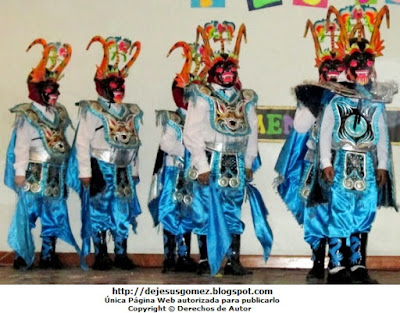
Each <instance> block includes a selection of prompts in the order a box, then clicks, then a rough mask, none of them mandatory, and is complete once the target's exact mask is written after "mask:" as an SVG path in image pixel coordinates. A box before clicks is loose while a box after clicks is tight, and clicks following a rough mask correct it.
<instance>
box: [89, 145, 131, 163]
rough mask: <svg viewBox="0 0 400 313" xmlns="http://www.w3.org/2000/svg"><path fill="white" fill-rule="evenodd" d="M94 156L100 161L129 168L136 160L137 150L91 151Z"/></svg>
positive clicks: (112, 149)
mask: <svg viewBox="0 0 400 313" xmlns="http://www.w3.org/2000/svg"><path fill="white" fill-rule="evenodd" d="M91 152H92V156H93V157H94V158H96V159H98V160H100V161H103V162H106V163H111V164H115V165H117V166H127V165H128V164H129V163H131V162H132V160H133V159H134V158H135V156H136V153H137V150H136V149H117V148H111V149H94V148H92V149H91Z"/></svg>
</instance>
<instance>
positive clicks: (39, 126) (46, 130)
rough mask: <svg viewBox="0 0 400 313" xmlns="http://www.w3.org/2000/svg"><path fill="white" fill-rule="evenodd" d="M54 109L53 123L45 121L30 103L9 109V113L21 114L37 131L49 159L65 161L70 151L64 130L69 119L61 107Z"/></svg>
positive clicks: (57, 106) (58, 105)
mask: <svg viewBox="0 0 400 313" xmlns="http://www.w3.org/2000/svg"><path fill="white" fill-rule="evenodd" d="M54 109H55V114H54V121H50V120H49V119H47V118H46V117H45V116H44V115H43V113H42V112H41V111H40V110H38V109H36V108H35V107H34V105H32V104H31V103H24V104H20V105H18V106H16V107H14V108H13V109H11V112H13V113H18V114H21V115H22V116H23V117H24V118H25V119H26V120H27V121H28V123H29V124H30V125H32V127H34V128H35V129H36V130H37V131H38V133H39V135H40V139H41V140H42V143H43V146H44V148H45V149H46V151H47V152H48V154H49V155H50V157H51V158H54V159H65V158H67V157H68V155H69V152H70V150H71V148H70V146H69V144H68V142H67V140H66V138H65V129H66V128H67V127H68V125H69V124H70V119H69V116H68V113H67V110H66V109H65V108H64V107H63V106H62V105H60V104H57V105H56V106H55V107H54Z"/></svg>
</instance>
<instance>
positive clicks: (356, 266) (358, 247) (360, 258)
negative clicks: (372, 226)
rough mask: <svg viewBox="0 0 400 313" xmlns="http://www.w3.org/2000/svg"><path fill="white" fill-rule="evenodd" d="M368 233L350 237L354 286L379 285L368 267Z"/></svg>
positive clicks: (351, 270)
mask: <svg viewBox="0 0 400 313" xmlns="http://www.w3.org/2000/svg"><path fill="white" fill-rule="evenodd" d="M367 241H368V234H367V233H355V234H352V235H351V236H350V244H351V245H350V252H351V255H350V273H351V278H352V281H353V283H354V284H378V281H377V280H375V279H373V278H371V276H369V274H368V270H367V267H366V256H367Z"/></svg>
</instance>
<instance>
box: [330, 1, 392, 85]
mask: <svg viewBox="0 0 400 313" xmlns="http://www.w3.org/2000/svg"><path fill="white" fill-rule="evenodd" d="M332 13H333V14H334V15H336V21H337V22H338V24H339V29H340V35H339V40H338V43H337V44H338V47H339V49H338V50H339V51H341V53H342V54H344V55H345V58H344V61H345V65H346V74H347V77H348V79H349V80H352V81H354V82H357V83H359V84H361V85H367V84H369V83H370V81H371V78H372V77H373V76H374V74H375V70H374V63H375V58H376V57H379V56H381V55H382V50H383V49H384V45H383V40H382V39H381V35H380V30H379V27H380V25H381V23H382V20H383V18H384V17H385V16H386V23H387V26H388V27H389V25H390V20H389V8H388V6H387V5H385V6H383V7H382V8H381V9H380V10H379V11H377V10H376V9H375V8H373V7H371V6H368V5H361V6H360V7H358V6H347V7H345V8H343V9H341V10H339V11H338V10H337V9H336V8H335V7H333V6H330V7H329V9H328V13H327V23H329V21H330V15H331V14H332ZM349 25H350V28H349ZM352 25H354V26H352ZM367 31H370V32H371V37H370V39H367V33H366V32H367Z"/></svg>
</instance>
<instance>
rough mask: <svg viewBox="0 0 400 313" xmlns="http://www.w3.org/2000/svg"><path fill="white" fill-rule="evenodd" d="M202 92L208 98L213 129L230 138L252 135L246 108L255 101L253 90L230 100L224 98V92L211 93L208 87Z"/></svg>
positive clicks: (202, 88) (235, 95) (238, 94)
mask: <svg viewBox="0 0 400 313" xmlns="http://www.w3.org/2000/svg"><path fill="white" fill-rule="evenodd" d="M200 92H201V93H203V94H204V95H205V96H206V97H205V98H208V99H207V100H208V102H209V104H210V114H211V116H210V121H211V124H212V125H211V126H212V127H213V129H215V130H216V131H217V132H219V133H221V134H224V135H228V136H246V135H248V134H250V126H249V122H248V119H247V111H246V108H247V105H248V104H250V103H251V102H253V101H254V99H255V93H254V92H253V91H252V90H243V91H241V92H240V91H238V92H236V93H235V94H233V95H232V96H231V97H230V98H228V97H226V96H224V95H223V93H222V92H216V91H211V90H210V89H209V88H207V87H201V88H200Z"/></svg>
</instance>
